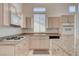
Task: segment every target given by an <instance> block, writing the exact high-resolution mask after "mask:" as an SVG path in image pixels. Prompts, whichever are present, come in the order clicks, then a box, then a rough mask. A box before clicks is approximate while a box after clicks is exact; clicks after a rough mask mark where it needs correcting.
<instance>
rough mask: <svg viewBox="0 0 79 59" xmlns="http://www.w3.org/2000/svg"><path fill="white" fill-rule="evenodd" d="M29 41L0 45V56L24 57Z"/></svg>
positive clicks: (27, 50)
mask: <svg viewBox="0 0 79 59" xmlns="http://www.w3.org/2000/svg"><path fill="white" fill-rule="evenodd" d="M28 43H29V39H26V38H24V39H23V40H21V41H19V42H17V43H16V44H13V45H11V44H9V45H7V44H5V45H4V44H3V45H0V56H26V55H28V52H29V45H28Z"/></svg>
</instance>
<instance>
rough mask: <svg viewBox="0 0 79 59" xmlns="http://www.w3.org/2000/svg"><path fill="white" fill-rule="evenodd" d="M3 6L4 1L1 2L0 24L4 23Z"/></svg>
mask: <svg viewBox="0 0 79 59" xmlns="http://www.w3.org/2000/svg"><path fill="white" fill-rule="evenodd" d="M2 11H3V8H2V3H0V26H1V25H3V20H2V19H3V18H2V14H3V12H2Z"/></svg>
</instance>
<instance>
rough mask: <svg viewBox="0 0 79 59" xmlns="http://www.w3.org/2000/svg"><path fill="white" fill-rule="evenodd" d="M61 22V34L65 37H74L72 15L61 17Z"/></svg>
mask: <svg viewBox="0 0 79 59" xmlns="http://www.w3.org/2000/svg"><path fill="white" fill-rule="evenodd" d="M61 20H62V21H61V23H62V26H61V29H62V31H61V33H62V34H65V35H74V15H62V16H61Z"/></svg>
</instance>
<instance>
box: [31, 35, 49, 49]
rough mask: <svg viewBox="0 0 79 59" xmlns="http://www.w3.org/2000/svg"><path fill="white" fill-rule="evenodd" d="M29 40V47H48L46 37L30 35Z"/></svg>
mask: <svg viewBox="0 0 79 59" xmlns="http://www.w3.org/2000/svg"><path fill="white" fill-rule="evenodd" d="M29 42H30V49H49V39H48V37H43V36H34V37H33V36H32V37H31V38H30V41H29Z"/></svg>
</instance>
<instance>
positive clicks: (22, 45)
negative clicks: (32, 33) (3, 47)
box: [15, 37, 29, 56]
mask: <svg viewBox="0 0 79 59" xmlns="http://www.w3.org/2000/svg"><path fill="white" fill-rule="evenodd" d="M28 51H29V39H28V37H27V39H26V38H25V39H24V40H23V41H21V42H19V43H18V44H17V45H16V46H15V55H16V56H24V55H27V54H28Z"/></svg>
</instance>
